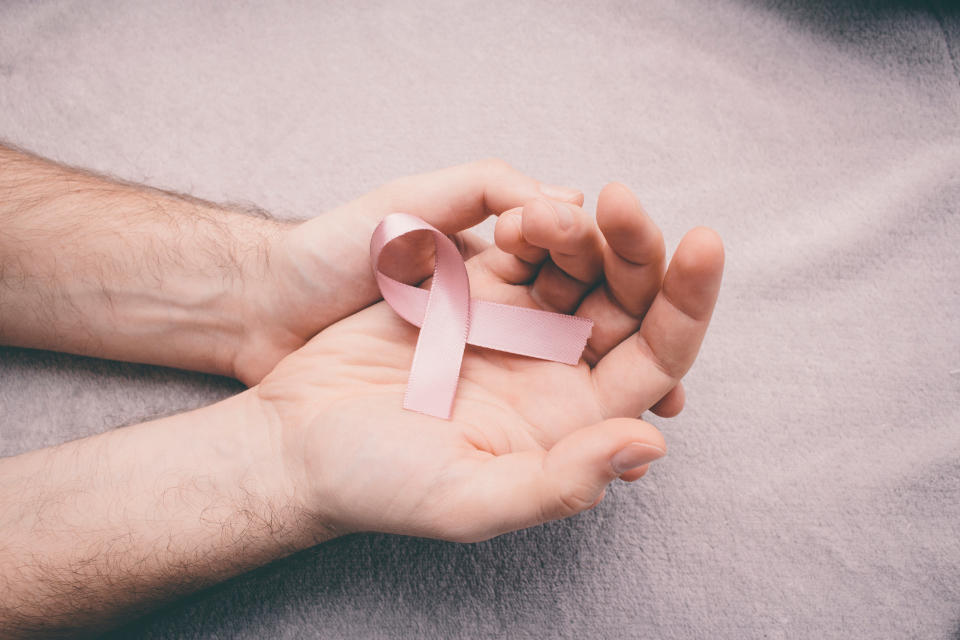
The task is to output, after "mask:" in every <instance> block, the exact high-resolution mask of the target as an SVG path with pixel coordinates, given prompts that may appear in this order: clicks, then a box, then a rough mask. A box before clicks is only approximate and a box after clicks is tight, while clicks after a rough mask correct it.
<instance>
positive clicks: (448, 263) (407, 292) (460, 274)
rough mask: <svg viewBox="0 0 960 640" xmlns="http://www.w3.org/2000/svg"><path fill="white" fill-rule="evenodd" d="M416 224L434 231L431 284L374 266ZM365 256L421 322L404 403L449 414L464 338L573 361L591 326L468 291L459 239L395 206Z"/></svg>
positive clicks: (401, 306)
mask: <svg viewBox="0 0 960 640" xmlns="http://www.w3.org/2000/svg"><path fill="white" fill-rule="evenodd" d="M421 230H424V231H429V232H430V233H431V235H432V236H433V239H434V244H435V245H436V249H437V251H436V263H435V264H434V270H433V282H432V285H431V287H430V290H429V291H427V290H425V289H420V288H417V287H413V286H411V285H408V284H404V283H402V282H398V281H397V280H394V279H393V278H390V277H388V276H386V275H384V274H383V273H382V272H381V271H380V269H379V260H380V252H381V251H383V248H384V247H386V246H387V245H388V244H390V242H392V241H393V240H395V239H397V238H399V237H400V236H403V235H406V234H408V233H412V232H414V231H421ZM370 261H371V263H372V266H373V273H374V277H375V278H376V280H377V285H378V286H379V287H380V293H381V294H383V299H384V300H386V301H387V304H389V305H390V306H391V307H392V308H393V310H394V311H396V312H397V314H398V315H399V316H400V317H401V318H403V319H404V320H406V321H407V322H409V323H410V324H413V325H415V326H418V327H420V336H419V337H418V338H417V347H416V350H415V351H414V354H413V364H412V365H411V366H410V377H409V379H408V380H407V391H406V394H405V396H404V399H403V407H404V408H405V409H409V410H412V411H418V412H420V413H425V414H427V415H431V416H436V417H438V418H446V419H449V417H450V414H451V412H452V410H453V400H454V396H455V395H456V391H457V382H458V381H459V377H460V365H461V362H462V360H463V351H464V349H465V347H466V345H467V344H472V345H474V346H477V347H485V348H488V349H496V350H498V351H506V352H509V353H516V354H519V355H525V356H529V357H531V358H540V359H543V360H554V361H556V362H563V363H566V364H577V362H579V360H580V355H581V353H583V348H584V346H585V345H586V343H587V338H588V337H590V331H591V330H592V328H593V322H592V321H590V320H587V319H586V318H578V317H576V316H568V315H564V314H561V313H552V312H550V311H541V310H539V309H528V308H525V307H515V306H511V305H505V304H498V303H496V302H487V301H485V300H477V299H471V298H470V281H469V279H468V278H467V269H466V266H465V265H464V263H463V257H462V256H461V255H460V252H459V251H458V250H457V246H456V245H455V244H454V243H453V241H451V240H450V238H448V237H447V236H445V235H444V234H443V233H441V232H440V231H439V230H437V229H436V228H434V227H433V226H431V225H430V224H428V223H427V222H425V221H423V220H421V219H420V218H417V217H416V216H412V215H410V214H407V213H392V214H390V215H388V216H387V217H386V218H384V219H383V220H382V221H381V222H380V224H379V225H377V228H376V229H375V230H374V232H373V236H372V237H371V238H370Z"/></svg>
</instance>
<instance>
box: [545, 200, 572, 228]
mask: <svg viewBox="0 0 960 640" xmlns="http://www.w3.org/2000/svg"><path fill="white" fill-rule="evenodd" d="M550 205H551V206H552V207H553V212H554V213H555V214H556V215H557V224H558V225H560V228H561V229H566V228H568V227H569V226H570V225H572V224H573V211H571V210H570V207H568V206H567V205H565V204H563V203H562V202H551V203H550Z"/></svg>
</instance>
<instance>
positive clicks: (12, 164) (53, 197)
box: [0, 145, 282, 375]
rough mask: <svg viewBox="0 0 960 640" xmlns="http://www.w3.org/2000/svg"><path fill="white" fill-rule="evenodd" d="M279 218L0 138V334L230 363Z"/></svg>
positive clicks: (135, 354)
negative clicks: (54, 158)
mask: <svg viewBox="0 0 960 640" xmlns="http://www.w3.org/2000/svg"><path fill="white" fill-rule="evenodd" d="M281 228H282V225H281V224H280V223H277V222H275V221H271V220H267V219H263V218H258V217H254V216H249V215H245V214H243V213H240V212H236V211H229V210H226V209H224V208H221V207H218V206H217V205H214V204H211V203H208V202H203V201H200V200H195V199H192V198H188V197H184V196H178V195H176V194H171V193H167V192H164V191H160V190H156V189H151V188H148V187H141V186H138V185H130V184H123V183H119V182H114V181H111V180H108V179H105V178H102V177H100V176H96V175H92V174H89V173H86V172H82V171H78V170H74V169H70V168H66V167H62V166H60V165H57V164H54V163H51V162H48V161H45V160H43V159H40V158H37V157H34V156H31V155H28V154H24V153H21V152H18V151H15V150H12V149H8V148H5V147H3V146H2V145H0V343H3V344H8V345H15V346H24V347H33V348H40V349H53V350H58V351H67V352H71V353H78V354H84V355H93V356H98V357H104V358H112V359H118V360H130V361H137V362H147V363H151V364H161V365H167V366H174V367H181V368H187V369H195V370H199V371H206V372H211V373H219V374H225V375H234V373H235V372H234V365H235V358H236V353H237V350H238V348H239V345H240V344H241V343H242V342H243V340H244V338H245V332H246V331H247V330H248V327H247V326H246V324H245V322H246V316H247V308H248V307H250V306H252V305H253V304H255V301H254V300H253V298H255V297H256V296H258V295H261V292H260V288H259V287H257V286H256V285H257V284H258V283H260V282H261V281H262V280H263V279H264V277H265V274H266V273H267V267H268V262H269V254H270V247H271V246H272V242H273V239H274V238H275V237H276V236H277V235H278V234H279V233H280V230H281Z"/></svg>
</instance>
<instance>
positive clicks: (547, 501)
mask: <svg viewBox="0 0 960 640" xmlns="http://www.w3.org/2000/svg"><path fill="white" fill-rule="evenodd" d="M665 453H666V443H665V442H664V439H663V435H661V433H660V432H659V431H658V430H657V429H656V427H654V426H653V425H651V424H649V423H647V422H644V421H642V420H634V419H631V418H613V419H610V420H604V421H603V422H599V423H597V424H594V425H591V426H589V427H584V428H582V429H578V430H576V431H574V432H573V433H571V434H569V435H568V436H566V437H565V438H563V439H562V440H560V441H559V442H557V443H556V444H555V445H554V446H553V448H551V449H550V450H549V451H546V452H544V451H520V452H517V453H509V454H506V455H501V456H497V457H495V458H490V459H489V460H487V461H486V462H485V463H483V464H482V465H481V466H480V468H479V469H478V470H477V473H476V475H474V476H473V477H472V478H471V480H470V482H469V485H468V486H469V489H468V493H467V495H466V496H464V498H465V500H464V504H463V506H464V507H466V510H465V512H466V513H470V514H473V515H474V516H479V515H480V514H482V516H481V517H475V518H470V519H468V520H467V521H463V522H462V524H463V525H464V526H466V527H467V528H468V529H470V531H469V532H467V531H464V532H463V533H466V534H467V535H466V537H467V538H469V539H472V540H483V539H486V538H490V537H493V536H495V535H499V534H501V533H506V532H507V531H514V530H516V529H522V528H525V527H530V526H533V525H536V524H540V523H543V522H547V521H550V520H557V519H559V518H566V517H569V516H572V515H575V514H577V513H580V512H581V511H585V510H586V509H589V508H591V507H593V506H595V505H596V504H597V503H598V502H599V501H600V500H601V498H602V497H603V493H604V490H605V489H606V487H607V485H608V484H609V483H610V482H611V481H612V480H613V479H614V478H616V477H618V476H620V475H621V474H625V475H628V476H629V475H631V474H630V473H628V472H630V471H631V470H633V473H632V476H633V478H636V477H639V475H642V471H641V472H639V474H638V471H637V470H638V469H641V468H642V467H644V466H645V465H647V464H649V463H650V462H653V461H654V460H657V459H658V458H661V457H663V455H664V454H665ZM471 525H472V526H471Z"/></svg>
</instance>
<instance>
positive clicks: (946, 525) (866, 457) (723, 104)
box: [0, 0, 960, 638]
mask: <svg viewBox="0 0 960 640" xmlns="http://www.w3.org/2000/svg"><path fill="white" fill-rule="evenodd" d="M265 4H266V3H265ZM958 65H960V17H958V15H957V11H956V9H954V8H952V7H950V6H949V5H947V4H940V5H935V6H928V7H924V6H920V5H919V3H908V2H903V3H901V4H872V3H866V2H842V1H840V0H837V1H836V2H827V1H821V2H803V1H801V0H797V1H796V2H788V3H782V2H781V3H760V2H749V1H746V0H721V1H709V0H703V1H702V2H686V3H682V4H679V5H675V3H674V2H669V1H662V2H661V1H656V2H644V3H637V4H636V5H633V4H628V3H623V4H616V3H581V2H565V3H559V4H552V3H551V4H547V3H525V4H522V5H519V6H518V5H517V3H512V2H500V3H495V2H489V1H483V2H458V3H452V4H448V3H438V4H437V5H435V6H433V7H427V6H426V5H425V4H424V3H420V2H415V1H412V0H410V1H407V2H401V3H396V4H375V3H355V4H353V5H352V6H349V7H344V6H333V5H332V3H331V6H323V5H319V4H314V3H297V2H282V3H281V2H277V3H272V4H269V6H268V7H264V6H259V7H258V6H246V5H245V4H244V3H236V2H220V3H192V2H184V3H182V4H179V5H178V4H175V3H151V2H143V3H134V2H119V1H118V2H69V1H66V0H63V1H49V2H29V3H27V2H23V3H20V2H10V1H9V0H8V1H7V2H3V3H2V7H0V137H3V138H6V139H8V140H10V141H12V142H15V143H18V144H21V145H23V146H25V147H28V148H30V149H33V150H35V151H37V152H39V153H41V154H45V155H48V156H51V157H54V158H56V159H58V160H62V161H65V162H68V163H74V164H79V165H82V166H87V167H91V168H94V169H97V170H100V171H106V172H110V173H112V174H115V175H119V176H122V177H124V178H128V179H132V180H137V181H146V182H149V183H151V184H154V185H157V186H162V187H167V188H173V189H178V190H184V191H189V192H192V193H194V194H196V195H198V196H202V197H206V198H212V199H215V200H232V201H251V202H255V203H257V204H259V205H261V206H263V207H265V208H267V209H269V210H271V211H273V212H274V213H276V214H277V215H280V216H297V217H304V216H312V215H315V214H318V213H320V212H322V211H324V210H325V209H327V208H330V207H332V206H333V205H335V204H338V203H340V202H342V201H344V200H346V199H349V198H352V197H354V196H356V195H359V194H361V193H363V192H365V191H367V190H369V189H371V188H373V187H374V186H376V185H377V184H379V183H381V182H383V181H385V180H387V179H389V178H392V177H396V176H400V175H405V174H409V173H413V172H420V171H424V170H429V169H434V168H439V167H443V166H447V165H451V164H455V163H459V162H463V161H467V160H472V159H476V158H479V157H484V156H490V155H496V156H501V157H503V158H505V159H507V160H509V161H510V162H512V163H513V164H515V165H516V166H517V167H519V168H521V169H523V170H524V171H526V172H528V173H530V174H532V175H534V176H536V177H538V178H540V179H542V180H545V181H549V182H554V183H560V184H570V185H572V186H577V187H580V188H582V189H583V190H584V191H585V193H586V194H587V205H588V206H589V207H592V206H593V204H594V203H595V201H596V194H597V193H598V192H599V190H600V188H601V186H602V185H603V184H604V183H605V182H607V181H610V180H621V181H623V182H625V183H627V184H628V185H630V186H632V187H633V188H634V189H635V190H636V191H637V192H638V193H639V194H640V197H641V199H642V201H643V202H644V203H645V205H646V207H647V209H648V210H649V211H650V213H651V214H652V215H653V217H654V218H655V219H656V220H657V221H659V223H660V224H661V225H662V227H663V229H664V232H665V235H666V237H667V240H668V247H669V248H671V249H672V247H673V246H675V244H676V242H677V241H678V240H679V239H680V237H681V235H682V233H683V232H684V231H685V230H686V229H687V228H689V227H691V226H694V225H696V224H707V225H710V226H712V227H714V228H716V229H717V230H718V231H720V233H721V234H722V235H723V237H724V239H725V241H726V245H727V258H728V263H727V270H726V276H725V284H724V289H723V291H722V293H721V298H720V302H719V305H718V307H717V311H716V315H715V321H714V325H713V327H712V329H711V332H710V334H709V335H708V337H707V340H706V342H705V344H704V348H703V351H702V353H701V357H700V360H699V361H698V364H697V365H696V366H695V367H694V369H693V371H692V372H691V373H690V375H689V377H688V386H687V389H688V394H689V404H688V407H687V409H686V411H684V413H683V414H682V415H681V416H680V417H678V418H676V419H673V420H669V421H666V420H658V419H656V418H653V419H652V421H653V422H655V423H657V424H658V425H659V426H661V428H662V429H663V430H664V432H665V434H666V436H667V439H668V441H669V444H670V455H669V456H668V457H667V458H666V459H664V460H663V461H662V462H658V463H657V464H656V465H654V466H655V468H654V469H653V470H652V472H651V473H650V474H649V475H648V476H647V477H646V478H644V480H643V481H642V482H640V483H637V485H636V486H633V485H625V484H618V485H617V486H614V487H613V489H612V490H611V491H610V492H609V494H608V498H607V499H606V500H605V501H604V503H603V504H602V505H601V506H599V507H598V508H597V509H595V510H594V511H591V512H589V513H587V514H584V515H581V516H579V517H577V518H574V519H572V520H569V521H566V522H560V523H554V524H551V525H548V526H543V527H538V528H535V529H532V530H527V531H522V532H519V533H516V534H512V535H506V536H502V537H500V538H497V539H495V540H492V541H489V542H485V543H482V544H477V545H456V544H447V543H442V542H435V541H427V540H418V539H408V538H400V537H391V536H381V535H357V536H351V537H347V538H343V539H339V540H336V541H333V542H331V543H329V544H325V545H322V546H320V547H317V548H314V549H311V550H309V551H306V552H303V553H300V554H297V555H296V556H293V557H291V558H288V559H286V560H283V561H280V562H277V563H275V564H273V565H271V566H268V567H265V568H263V569H261V570H258V571H255V572H253V573H250V574H247V575H244V576H241V577H239V578H237V579H235V580H232V581H230V582H228V583H225V584H223V585H221V586H219V587H216V588H214V589H211V590H208V591H206V592H203V593H200V594H198V595H196V596H194V597H191V598H188V599H186V600H183V601H180V602H178V603H175V604H173V605H172V606H170V607H168V608H167V609H165V610H163V611H161V612H159V613H157V614H155V615H153V616H151V617H150V618H147V619H145V620H142V621H139V622H138V623H136V624H134V625H132V626H131V627H129V628H127V629H125V630H124V631H123V634H124V635H125V636H128V637H134V638H136V637H143V638H174V637H178V638H227V637H239V638H261V637H323V638H357V637H376V638H402V637H410V636H423V637H444V638H482V637H497V636H504V637H511V638H526V637H577V638H581V637H603V636H606V637H615V636H644V637H656V638H689V637H720V638H742V637H764V638H780V637H784V638H786V637H824V636H826V637H844V638H877V637H923V638H957V637H960V212H958V208H960V80H958V71H960V66H958ZM239 388H240V387H239V385H238V384H237V383H235V382H232V381H228V380H224V379H220V378H214V377H208V376H202V375H196V374H190V373H184V372H179V371H171V370H163V369H159V368H152V367H146V366H136V365H128V364H118V363H112V362H102V361H97V360H91V359H85V358H79V357H69V356H61V355H54V354H49V353H40V352H33V351H26V350H17V349H3V350H0V454H14V453H17V452H20V451H25V450H28V449H32V448H36V447H40V446H45V445H51V444H54V443H58V442H61V441H64V440H67V439H72V438H76V437H80V436H84V435H87V434H92V433H97V432H100V431H103V430H106V429H110V428H113V427H116V426H117V425H121V424H126V423H130V422H135V421H139V420H143V419H146V418H148V417H151V416H153V415H156V414H158V413H167V412H172V411H177V410H182V409H187V408H191V407H196V406H199V405H203V404H206V403H209V402H212V401H214V400H216V399H219V398H222V397H224V396H226V395H229V394H231V393H235V392H236V391H237V390H238V389H239Z"/></svg>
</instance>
